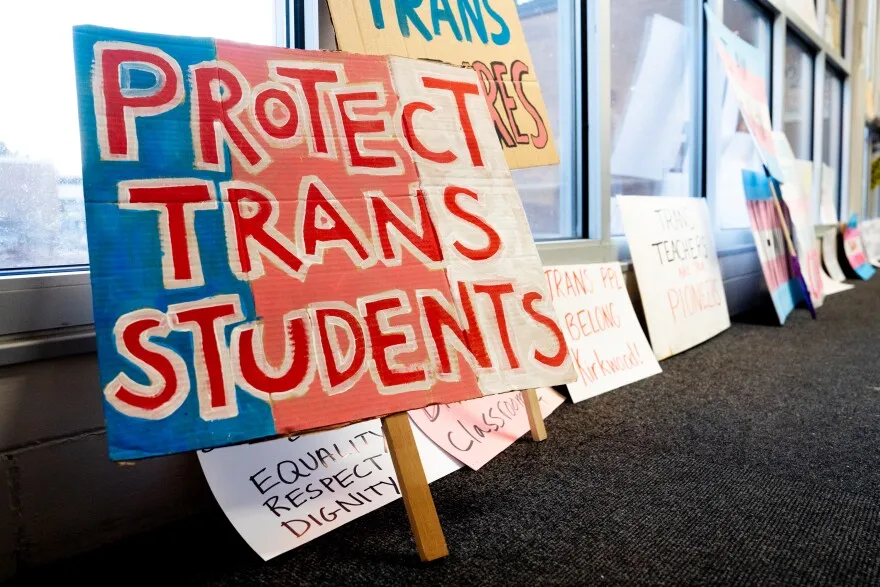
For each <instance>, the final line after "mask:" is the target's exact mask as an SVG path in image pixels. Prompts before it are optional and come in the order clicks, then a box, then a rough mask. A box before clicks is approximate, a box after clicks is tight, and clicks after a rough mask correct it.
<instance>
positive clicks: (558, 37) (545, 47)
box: [512, 0, 583, 240]
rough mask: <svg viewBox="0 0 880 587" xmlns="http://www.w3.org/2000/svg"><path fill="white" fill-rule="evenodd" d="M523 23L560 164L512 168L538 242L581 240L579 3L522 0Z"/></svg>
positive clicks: (519, 10) (518, 5)
mask: <svg viewBox="0 0 880 587" xmlns="http://www.w3.org/2000/svg"><path fill="white" fill-rule="evenodd" d="M517 8H518V12H519V18H520V22H522V27H523V33H524V34H525V37H526V42H527V43H528V45H529V53H530V54H531V56H532V62H533V63H534V66H535V73H536V75H537V78H538V83H539V84H540V86H541V94H542V96H543V97H544V103H545V104H546V106H547V114H548V116H549V117H550V128H551V132H552V133H553V138H554V140H555V142H556V149H557V152H558V153H559V161H560V164H559V165H552V166H543V167H533V168H528V169H515V170H513V171H512V174H513V178H514V181H515V182H516V185H517V188H518V190H519V195H520V198H521V199H522V202H523V207H524V208H525V211H526V216H527V217H528V220H529V225H530V227H531V229H532V233H533V235H534V237H535V239H536V240H553V239H570V238H579V237H581V235H582V234H583V226H582V224H583V223H582V214H581V213H580V212H579V211H580V210H581V206H580V202H581V189H580V185H581V177H580V173H581V167H582V166H580V165H577V163H576V161H577V144H576V141H578V140H579V139H580V136H579V133H578V132H577V130H578V127H579V125H578V124H577V123H576V120H577V119H578V107H577V106H578V101H579V100H578V98H577V96H578V93H579V92H578V89H577V86H576V84H577V83H578V81H579V80H581V79H582V78H581V75H580V73H579V72H578V71H577V63H578V60H577V59H576V54H577V52H578V51H579V50H580V43H579V41H578V39H577V38H576V37H577V31H578V27H577V26H576V23H577V21H578V15H577V14H576V13H575V9H574V3H572V2H566V1H561V2H560V0H517Z"/></svg>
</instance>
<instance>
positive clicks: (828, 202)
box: [819, 163, 838, 277]
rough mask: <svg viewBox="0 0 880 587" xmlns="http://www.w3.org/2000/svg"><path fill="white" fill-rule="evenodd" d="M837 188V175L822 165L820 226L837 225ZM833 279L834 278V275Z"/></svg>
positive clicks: (827, 166)
mask: <svg viewBox="0 0 880 587" xmlns="http://www.w3.org/2000/svg"><path fill="white" fill-rule="evenodd" d="M836 186H837V173H836V172H835V171H834V168H832V167H831V166H829V165H826V164H825V163H823V164H822V184H821V187H822V190H821V192H820V195H819V197H820V200H819V224H837V222H838V219H837V207H836V206H835V205H834V201H835V200H836V199H837V198H836V197H835V194H834V191H835V189H836ZM832 277H834V276H833V275H832Z"/></svg>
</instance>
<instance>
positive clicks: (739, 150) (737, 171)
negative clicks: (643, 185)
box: [706, 0, 772, 229]
mask: <svg viewBox="0 0 880 587" xmlns="http://www.w3.org/2000/svg"><path fill="white" fill-rule="evenodd" d="M723 20H724V25H725V26H726V27H727V28H729V29H730V30H731V31H733V32H734V33H736V34H737V35H739V37H740V38H742V39H743V40H744V41H746V42H748V43H750V44H752V45H753V46H755V47H757V48H758V49H760V50H761V52H762V53H763V55H764V56H765V61H764V72H763V74H764V79H765V81H766V84H767V103H768V104H769V103H770V54H771V35H772V33H771V23H770V19H769V17H767V15H766V14H765V13H764V11H762V10H761V9H759V8H758V7H757V6H756V5H755V4H754V2H752V1H751V0H727V2H725V3H724V14H723ZM707 52H708V59H707V63H708V66H709V69H708V70H707V72H708V84H709V85H708V87H709V91H708V93H707V96H708V101H707V104H706V108H707V120H708V121H710V122H709V124H711V125H712V128H711V129H707V137H712V143H707V145H706V148H707V157H706V160H707V161H712V160H714V161H715V165H714V168H713V169H712V173H714V175H711V174H710V175H708V176H707V178H709V179H712V178H713V177H714V180H713V184H714V192H712V190H711V187H710V194H713V196H712V197H714V198H715V202H714V204H715V206H714V208H715V214H716V217H717V220H718V226H720V227H721V228H722V229H732V228H748V227H749V215H748V210H747V209H746V200H745V192H744V191H743V183H742V170H743V169H750V170H753V171H760V170H761V157H760V155H759V154H758V151H757V149H756V148H755V145H754V142H753V141H752V137H751V136H750V135H749V131H748V129H747V128H746V125H745V122H744V121H743V119H742V116H741V115H740V113H739V105H738V103H737V100H736V96H735V95H734V93H733V90H732V89H731V88H730V85H729V84H728V83H727V80H726V77H725V74H724V69H723V67H722V65H721V62H720V60H719V59H718V54H717V52H716V51H715V48H714V47H711V46H710V47H707Z"/></svg>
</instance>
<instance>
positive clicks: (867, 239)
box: [861, 218, 880, 267]
mask: <svg viewBox="0 0 880 587" xmlns="http://www.w3.org/2000/svg"><path fill="white" fill-rule="evenodd" d="M861 229H862V230H861V232H862V241H863V243H864V245H865V254H866V255H867V256H868V261H869V262H870V263H871V265H873V266H874V267H880V218H872V219H870V220H864V221H862V226H861Z"/></svg>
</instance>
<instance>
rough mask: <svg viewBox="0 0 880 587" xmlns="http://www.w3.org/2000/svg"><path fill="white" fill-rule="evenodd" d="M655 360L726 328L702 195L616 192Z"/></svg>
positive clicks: (718, 272)
mask: <svg viewBox="0 0 880 587" xmlns="http://www.w3.org/2000/svg"><path fill="white" fill-rule="evenodd" d="M617 200H618V204H619V206H620V212H621V215H622V217H623V223H624V226H625V228H626V238H627V241H628V243H629V250H630V255H631V256H632V260H633V265H634V266H635V270H636V280H637V281H638V284H639V292H641V297H642V306H643V307H644V310H645V320H646V321H647V323H648V332H649V334H650V335H651V346H652V347H653V348H654V354H655V355H656V357H657V358H658V359H660V360H663V359H665V358H667V357H670V356H672V355H674V354H676V353H680V352H681V351H684V350H687V349H689V348H691V347H693V346H695V345H697V344H700V343H701V342H704V341H706V340H708V339H710V338H712V337H713V336H715V335H716V334H718V333H719V332H722V331H723V330H726V329H727V328H730V316H729V314H728V312H727V298H726V297H725V295H724V285H723V283H722V281H721V268H720V266H719V265H718V255H717V254H716V252H715V241H714V240H713V238H712V227H711V224H710V222H709V208H708V207H707V206H706V199H705V198H670V197H652V196H622V197H618V198H617Z"/></svg>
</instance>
